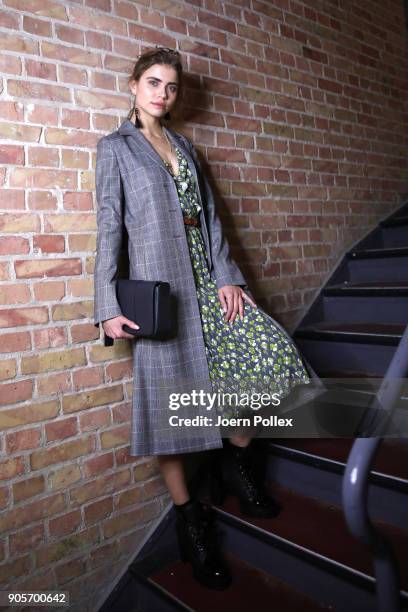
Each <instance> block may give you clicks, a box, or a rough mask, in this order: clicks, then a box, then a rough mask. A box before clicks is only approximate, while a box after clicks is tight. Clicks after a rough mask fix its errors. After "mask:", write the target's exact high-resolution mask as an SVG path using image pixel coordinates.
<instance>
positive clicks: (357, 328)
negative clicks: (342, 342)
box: [297, 321, 406, 336]
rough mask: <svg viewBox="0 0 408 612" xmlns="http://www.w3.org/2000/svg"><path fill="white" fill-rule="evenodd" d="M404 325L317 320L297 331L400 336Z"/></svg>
mask: <svg viewBox="0 0 408 612" xmlns="http://www.w3.org/2000/svg"><path fill="white" fill-rule="evenodd" d="M405 328H406V325H403V324H396V323H371V322H368V323H367V322H361V323H351V322H349V321H345V322H342V321H318V322H316V323H312V324H309V325H304V326H302V327H299V328H298V330H297V331H318V332H342V333H347V334H370V335H387V336H402V334H403V333H404V331H405Z"/></svg>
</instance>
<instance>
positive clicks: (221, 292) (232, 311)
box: [218, 285, 257, 323]
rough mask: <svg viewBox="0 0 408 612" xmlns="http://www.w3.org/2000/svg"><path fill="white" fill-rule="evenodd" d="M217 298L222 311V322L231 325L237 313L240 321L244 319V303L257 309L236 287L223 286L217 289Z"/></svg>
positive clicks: (243, 292)
mask: <svg viewBox="0 0 408 612" xmlns="http://www.w3.org/2000/svg"><path fill="white" fill-rule="evenodd" d="M218 297H219V299H220V302H221V306H222V309H223V310H224V313H225V314H224V320H225V321H229V322H230V323H233V322H234V321H235V317H236V316H237V314H238V313H239V316H240V318H241V319H243V318H244V302H243V300H245V301H246V302H249V304H251V306H253V307H255V308H257V305H256V304H255V302H254V301H253V300H252V299H251V298H250V297H249V295H248V294H247V293H245V291H244V290H243V289H241V287H239V286H238V285H224V286H223V287H221V289H218Z"/></svg>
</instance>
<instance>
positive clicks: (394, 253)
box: [347, 246, 408, 259]
mask: <svg viewBox="0 0 408 612" xmlns="http://www.w3.org/2000/svg"><path fill="white" fill-rule="evenodd" d="M405 255H408V246H402V247H377V248H375V249H355V250H352V251H349V252H348V253H347V257H348V258H349V259H354V258H362V259H363V258H372V257H373V258H381V257H401V256H403V257H405Z"/></svg>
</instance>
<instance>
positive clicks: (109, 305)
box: [94, 136, 123, 327]
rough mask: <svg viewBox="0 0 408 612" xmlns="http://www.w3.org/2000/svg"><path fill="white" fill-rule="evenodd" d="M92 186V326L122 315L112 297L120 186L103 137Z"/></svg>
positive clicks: (120, 211) (120, 214) (120, 224)
mask: <svg viewBox="0 0 408 612" xmlns="http://www.w3.org/2000/svg"><path fill="white" fill-rule="evenodd" d="M95 186H96V201H97V213H96V220H97V226H98V231H97V240H96V258H95V271H94V286H95V301H94V320H95V327H98V325H99V323H100V322H102V321H106V319H111V318H113V317H117V316H118V315H121V314H122V311H121V308H120V306H119V303H118V301H117V298H116V282H115V281H116V279H115V276H116V272H117V266H118V258H119V253H120V249H121V244H122V233H123V221H122V218H123V208H122V206H123V204H122V203H123V188H122V181H121V177H120V172H119V165H118V161H117V159H116V155H115V152H114V151H113V149H112V146H111V145H110V143H109V140H108V139H107V138H106V136H104V137H102V138H101V139H100V140H99V141H98V144H97V153H96V168H95Z"/></svg>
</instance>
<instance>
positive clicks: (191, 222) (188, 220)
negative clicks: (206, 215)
mask: <svg viewBox="0 0 408 612" xmlns="http://www.w3.org/2000/svg"><path fill="white" fill-rule="evenodd" d="M183 219H184V224H185V225H194V226H195V227H200V220H199V219H195V218H194V217H187V216H185V215H184V216H183Z"/></svg>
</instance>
